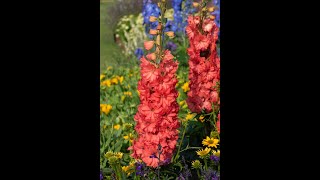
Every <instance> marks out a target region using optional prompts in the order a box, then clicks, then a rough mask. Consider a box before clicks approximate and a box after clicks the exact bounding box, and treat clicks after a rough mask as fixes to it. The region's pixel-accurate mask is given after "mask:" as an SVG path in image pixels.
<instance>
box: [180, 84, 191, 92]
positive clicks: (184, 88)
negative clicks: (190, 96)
mask: <svg viewBox="0 0 320 180" xmlns="http://www.w3.org/2000/svg"><path fill="white" fill-rule="evenodd" d="M181 88H182V89H183V92H187V91H189V90H190V88H189V82H186V83H184V84H183V86H182V87H181Z"/></svg>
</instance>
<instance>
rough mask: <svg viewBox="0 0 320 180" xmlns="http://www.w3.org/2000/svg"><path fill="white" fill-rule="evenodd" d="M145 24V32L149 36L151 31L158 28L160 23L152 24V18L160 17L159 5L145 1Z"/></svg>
mask: <svg viewBox="0 0 320 180" xmlns="http://www.w3.org/2000/svg"><path fill="white" fill-rule="evenodd" d="M142 15H143V24H145V25H146V27H145V30H146V33H147V34H149V31H150V29H155V28H156V27H157V26H158V21H155V22H150V21H149V18H150V16H155V17H159V16H160V9H159V7H158V5H156V4H155V3H152V2H151V0H143V9H142Z"/></svg>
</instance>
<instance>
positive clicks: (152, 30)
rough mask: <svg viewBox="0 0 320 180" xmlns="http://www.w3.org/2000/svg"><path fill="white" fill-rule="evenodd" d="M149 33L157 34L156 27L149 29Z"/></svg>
mask: <svg viewBox="0 0 320 180" xmlns="http://www.w3.org/2000/svg"><path fill="white" fill-rule="evenodd" d="M149 34H151V35H156V34H158V31H157V30H156V29H150V32H149Z"/></svg>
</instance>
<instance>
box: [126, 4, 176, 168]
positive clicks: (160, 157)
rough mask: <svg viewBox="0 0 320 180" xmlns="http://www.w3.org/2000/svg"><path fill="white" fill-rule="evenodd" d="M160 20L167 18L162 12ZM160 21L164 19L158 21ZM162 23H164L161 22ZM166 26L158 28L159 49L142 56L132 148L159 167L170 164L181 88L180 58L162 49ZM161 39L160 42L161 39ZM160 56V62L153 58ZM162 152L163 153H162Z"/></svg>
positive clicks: (162, 11) (139, 157) (147, 47)
mask: <svg viewBox="0 0 320 180" xmlns="http://www.w3.org/2000/svg"><path fill="white" fill-rule="evenodd" d="M160 3H161V4H160V7H161V8H160V10H161V14H164V12H165V7H166V6H165V2H163V1H161V2H160ZM157 19H158V20H159V21H161V22H164V18H163V17H162V16H159V18H157ZM159 24H161V23H159ZM161 26H162V25H161ZM163 29H164V28H163V27H161V28H159V35H160V36H158V37H159V38H158V40H156V41H157V43H154V44H155V45H156V53H154V52H151V53H150V54H148V55H147V56H146V58H145V57H142V58H141V63H140V68H141V71H140V72H141V73H140V74H141V79H140V80H139V82H138V88H137V89H138V92H139V94H140V96H139V97H140V105H139V106H138V112H137V113H136V115H135V116H134V120H135V121H136V126H135V130H136V132H137V134H138V138H137V139H135V140H134V141H133V142H132V146H131V147H130V148H129V149H131V150H133V153H132V154H131V156H132V157H134V158H136V159H141V160H142V161H144V162H145V164H146V165H147V166H151V167H158V166H160V165H164V164H167V163H168V162H169V160H170V159H171V158H172V156H173V151H174V149H175V147H176V143H177V140H178V131H177V129H178V128H179V121H178V111H179V105H178V103H177V101H176V99H177V97H178V92H177V90H176V89H175V86H176V84H177V82H178V80H177V78H176V71H177V69H178V62H177V61H173V59H174V57H173V55H172V54H171V52H170V51H169V50H163V48H162V47H161V45H162V44H163V43H162V41H163V39H162V38H161V37H165V36H163ZM158 41H159V42H160V43H158ZM154 44H153V42H152V43H151V42H150V41H149V42H145V48H146V49H151V48H150V47H151V45H152V47H153V46H154ZM156 58H157V59H160V62H155V61H152V60H154V59H156ZM159 147H161V151H159V149H158V148H159ZM160 152H161V154H160Z"/></svg>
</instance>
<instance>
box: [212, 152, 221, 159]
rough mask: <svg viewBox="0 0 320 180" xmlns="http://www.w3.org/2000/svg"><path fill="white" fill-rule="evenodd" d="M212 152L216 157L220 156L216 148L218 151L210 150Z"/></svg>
mask: <svg viewBox="0 0 320 180" xmlns="http://www.w3.org/2000/svg"><path fill="white" fill-rule="evenodd" d="M212 154H213V155H215V156H217V157H220V150H218V151H215V150H212Z"/></svg>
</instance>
